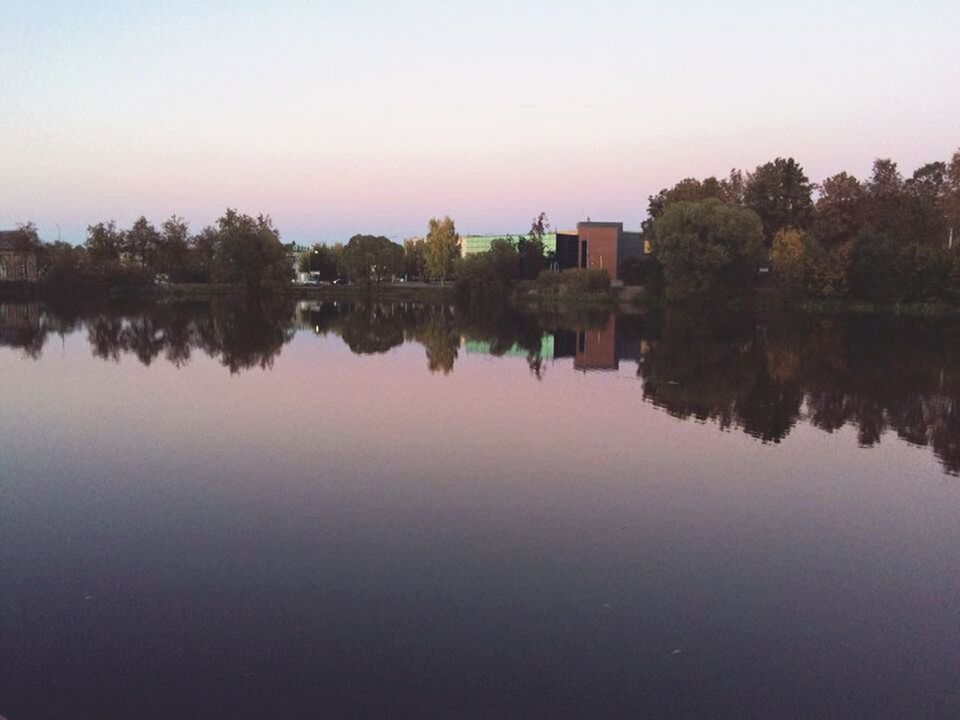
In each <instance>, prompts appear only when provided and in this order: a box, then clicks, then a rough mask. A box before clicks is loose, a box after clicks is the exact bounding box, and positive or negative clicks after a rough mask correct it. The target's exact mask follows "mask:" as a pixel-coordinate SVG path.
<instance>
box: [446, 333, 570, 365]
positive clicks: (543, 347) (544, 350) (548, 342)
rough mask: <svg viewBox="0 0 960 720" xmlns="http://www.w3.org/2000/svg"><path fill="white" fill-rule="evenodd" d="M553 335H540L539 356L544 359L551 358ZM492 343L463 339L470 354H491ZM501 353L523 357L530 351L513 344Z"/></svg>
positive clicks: (552, 354) (552, 353)
mask: <svg viewBox="0 0 960 720" xmlns="http://www.w3.org/2000/svg"><path fill="white" fill-rule="evenodd" d="M553 337H554V336H553V333H545V334H544V335H542V336H541V337H540V357H541V358H543V359H544V360H553V356H554V342H553ZM492 345H493V344H492V343H490V342H487V341H486V340H464V343H463V346H464V349H466V351H467V353H468V354H470V355H473V354H477V355H492V354H493V353H492V352H491V351H490V348H491V347H492ZM502 354H503V355H504V356H509V357H522V358H525V357H527V356H528V355H529V354H530V351H529V350H527V349H526V348H523V347H521V346H520V345H514V346H513V347H511V348H510V349H509V350H507V351H506V352H505V353H502Z"/></svg>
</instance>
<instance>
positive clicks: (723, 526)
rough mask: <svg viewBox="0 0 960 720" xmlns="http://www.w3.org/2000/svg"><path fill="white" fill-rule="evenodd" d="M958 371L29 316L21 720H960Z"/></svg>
mask: <svg viewBox="0 0 960 720" xmlns="http://www.w3.org/2000/svg"><path fill="white" fill-rule="evenodd" d="M958 351H960V327H957V326H956V325H955V324H953V323H950V322H947V321H943V320H940V321H937V322H928V321H920V320H899V321H897V320H889V319H888V320H884V319H877V318H872V319H871V318H853V319H838V318H833V319H811V318H804V319H782V318H781V319H771V318H755V317H746V316H742V317H735V318H723V317H709V318H707V317H692V316H684V315H672V316H671V315H669V314H668V315H667V316H650V315H620V316H606V315H604V314H602V313H599V314H597V313H594V314H591V315H583V316H580V317H574V318H541V319H539V320H538V319H535V318H531V317H521V316H516V315H512V314H509V313H501V314H487V315H486V316H479V317H472V316H467V315H464V314H463V313H455V312H452V311H451V310H449V309H445V308H428V307H416V306H396V305H395V306H389V305H374V306H369V305H366V306H364V305H357V306H348V305H339V306H335V305H310V304H305V303H301V304H296V305H295V304H294V303H292V302H291V303H284V302H276V303H268V304H259V305H258V304H254V303H246V304H232V303H226V302H218V303H213V304H209V303H193V304H180V305H165V306H159V307H147V308H143V307H140V308H118V307H96V308H85V309H83V310H72V311H70V312H65V311H62V310H59V311H58V310H56V309H54V308H49V307H47V308H45V307H41V306H39V305H9V304H8V305H0V388H2V394H0V398H2V406H0V407H2V409H0V570H2V575H0V715H3V716H5V717H6V718H8V719H9V720H48V719H53V720H59V719H61V718H63V719H66V718H70V719H71V720H76V719H78V718H81V719H82V718H98V719H99V718H103V719H108V720H114V719H120V718H124V719H128V718H143V719H152V718H158V719H159V718H173V717H177V718H199V719H207V718H210V719H221V718H222V719H224V720H226V719H228V718H229V719H231V720H233V719H236V718H257V719H258V720H259V719H261V718H444V719H447V718H471V719H472V718H478V719H479V718H484V719H487V718H494V719H501V718H502V719H508V718H509V719H512V718H518V719H519V718H551V719H553V718H604V719H609V718H697V719H700V718H817V719H819V718H897V719H898V720H903V719H910V718H925V719H931V718H936V719H939V718H945V719H946V718H956V717H960V570H958V558H960V479H958V477H957V472H958V471H960V361H958V358H960V354H958Z"/></svg>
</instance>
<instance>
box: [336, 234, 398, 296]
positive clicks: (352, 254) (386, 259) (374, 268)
mask: <svg viewBox="0 0 960 720" xmlns="http://www.w3.org/2000/svg"><path fill="white" fill-rule="evenodd" d="M402 266H403V247H402V246H400V245H397V244H396V243H395V242H391V241H390V240H389V239H387V238H385V237H384V236H382V235H354V236H353V237H352V238H350V242H348V243H347V244H346V246H344V248H343V253H342V254H341V256H340V269H341V270H342V271H343V272H344V273H345V274H346V275H347V277H349V278H350V281H351V282H357V283H361V284H364V285H369V284H371V283H374V282H376V283H378V284H379V283H380V282H382V281H383V279H384V278H386V277H389V276H391V275H393V274H398V273H400V271H401V270H402Z"/></svg>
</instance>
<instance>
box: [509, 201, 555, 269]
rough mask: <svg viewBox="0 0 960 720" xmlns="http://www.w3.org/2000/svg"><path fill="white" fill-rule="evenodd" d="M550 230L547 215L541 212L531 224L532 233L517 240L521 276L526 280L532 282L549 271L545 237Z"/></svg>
mask: <svg viewBox="0 0 960 720" xmlns="http://www.w3.org/2000/svg"><path fill="white" fill-rule="evenodd" d="M549 230H550V222H549V221H548V220H547V214H546V213H544V212H541V213H540V214H539V215H537V217H535V218H534V219H533V221H532V223H531V224H530V232H528V233H527V235H526V236H525V237H519V238H517V255H518V261H519V270H518V272H519V276H520V278H522V279H524V280H532V279H533V278H535V277H537V276H538V275H539V274H540V273H541V272H543V271H544V270H546V269H547V266H548V265H549V264H550V261H549V259H548V258H547V254H546V249H545V247H544V244H543V236H544V235H545V234H546V233H547V232H548V231H549Z"/></svg>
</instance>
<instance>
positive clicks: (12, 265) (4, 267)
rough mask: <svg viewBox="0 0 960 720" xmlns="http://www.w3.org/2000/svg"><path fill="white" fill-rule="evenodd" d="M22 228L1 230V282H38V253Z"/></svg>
mask: <svg viewBox="0 0 960 720" xmlns="http://www.w3.org/2000/svg"><path fill="white" fill-rule="evenodd" d="M28 242H29V238H28V236H27V235H26V233H24V232H23V231H22V230H7V231H0V283H2V282H36V281H37V254H36V252H34V251H33V250H31V249H29V245H28Z"/></svg>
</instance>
